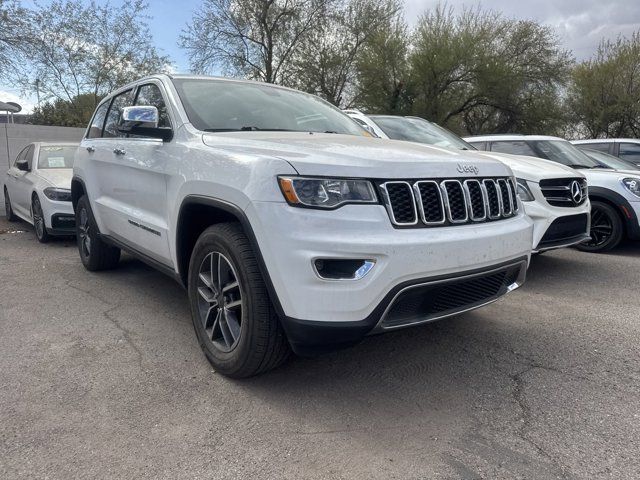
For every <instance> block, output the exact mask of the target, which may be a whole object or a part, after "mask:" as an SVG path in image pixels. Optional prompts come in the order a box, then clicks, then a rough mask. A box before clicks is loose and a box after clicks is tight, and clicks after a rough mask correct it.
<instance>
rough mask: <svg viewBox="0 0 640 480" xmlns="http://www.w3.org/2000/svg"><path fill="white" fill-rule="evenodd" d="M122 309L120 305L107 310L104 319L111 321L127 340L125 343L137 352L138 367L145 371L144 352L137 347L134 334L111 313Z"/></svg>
mask: <svg viewBox="0 0 640 480" xmlns="http://www.w3.org/2000/svg"><path fill="white" fill-rule="evenodd" d="M118 308H120V306H119V305H115V306H112V307H111V308H109V309H107V310H105V311H104V312H102V314H103V315H104V317H105V318H106V319H107V320H109V321H110V322H111V323H112V324H113V325H114V326H115V327H116V328H117V329H118V330H120V332H122V336H123V338H124V340H125V342H127V344H128V345H129V346H130V347H131V349H132V350H133V351H134V352H135V354H136V356H137V358H138V365H139V366H140V369H141V370H144V366H143V358H144V355H143V354H142V350H140V347H138V345H136V343H135V342H134V341H133V338H132V332H131V330H129V329H128V328H126V327H124V326H123V325H122V324H121V323H120V321H119V320H118V319H117V318H116V317H115V316H113V315H112V313H111V312H113V311H114V310H116V309H118Z"/></svg>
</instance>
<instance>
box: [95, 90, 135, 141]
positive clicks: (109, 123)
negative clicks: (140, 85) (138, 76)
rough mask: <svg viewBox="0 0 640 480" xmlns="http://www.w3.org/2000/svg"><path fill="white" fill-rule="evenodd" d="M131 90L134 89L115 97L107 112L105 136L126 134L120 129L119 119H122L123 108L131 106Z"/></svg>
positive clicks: (111, 136) (122, 135)
mask: <svg viewBox="0 0 640 480" xmlns="http://www.w3.org/2000/svg"><path fill="white" fill-rule="evenodd" d="M131 92H132V90H127V91H126V92H122V93H121V94H119V95H117V96H115V97H113V100H112V101H111V106H110V107H109V112H108V113H107V120H106V121H105V123H104V133H103V134H102V136H103V137H104V138H113V137H124V136H125V134H124V133H120V132H119V131H118V121H119V120H120V115H121V114H122V109H123V108H124V107H129V106H131Z"/></svg>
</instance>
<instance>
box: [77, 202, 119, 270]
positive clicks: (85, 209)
mask: <svg viewBox="0 0 640 480" xmlns="http://www.w3.org/2000/svg"><path fill="white" fill-rule="evenodd" d="M76 239H77V241H78V251H79V252H80V260H81V261H82V264H83V265H84V268H86V269H87V270H89V271H92V272H94V271H98V270H108V269H111V268H115V267H116V266H117V265H118V262H119V261H120V249H119V248H117V247H113V246H111V245H109V244H107V243H105V242H104V240H102V239H101V238H100V231H99V230H98V225H97V224H96V220H95V218H93V212H92V211H91V205H89V199H88V198H87V196H86V195H83V196H82V197H81V198H80V200H78V205H76Z"/></svg>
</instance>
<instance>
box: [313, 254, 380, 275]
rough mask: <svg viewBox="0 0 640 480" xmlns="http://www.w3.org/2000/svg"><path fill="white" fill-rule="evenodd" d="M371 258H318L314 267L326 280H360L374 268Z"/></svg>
mask: <svg viewBox="0 0 640 480" xmlns="http://www.w3.org/2000/svg"><path fill="white" fill-rule="evenodd" d="M375 263H376V261H375V260H371V259H350V258H349V259H347V258H316V259H315V260H314V261H313V267H314V270H315V272H316V274H317V275H318V277H320V278H322V279H324V280H360V279H361V278H363V277H364V276H365V275H367V274H368V273H369V272H370V271H371V269H373V267H374V265H375Z"/></svg>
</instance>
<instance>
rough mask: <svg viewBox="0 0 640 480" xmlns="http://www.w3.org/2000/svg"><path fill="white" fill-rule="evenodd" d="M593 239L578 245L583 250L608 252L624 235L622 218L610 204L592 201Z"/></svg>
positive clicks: (591, 233) (591, 232) (591, 231)
mask: <svg viewBox="0 0 640 480" xmlns="http://www.w3.org/2000/svg"><path fill="white" fill-rule="evenodd" d="M589 233H590V235H591V240H587V241H586V242H583V243H581V244H579V245H578V247H577V248H578V249H579V250H582V251H583V252H606V251H609V250H611V249H613V248H615V247H617V246H618V245H619V244H620V242H621V241H622V238H623V236H624V227H623V225H622V219H621V218H620V215H618V212H617V211H616V210H615V209H614V208H613V207H612V206H611V205H609V204H607V203H603V202H598V201H592V202H591V230H590V232H589Z"/></svg>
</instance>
